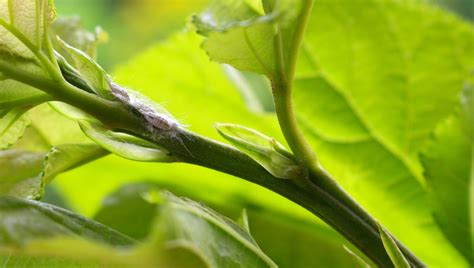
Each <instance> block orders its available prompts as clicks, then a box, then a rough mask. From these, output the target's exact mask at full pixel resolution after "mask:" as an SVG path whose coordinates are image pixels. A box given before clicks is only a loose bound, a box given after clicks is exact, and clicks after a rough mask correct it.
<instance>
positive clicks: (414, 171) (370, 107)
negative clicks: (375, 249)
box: [294, 0, 474, 267]
mask: <svg viewBox="0 0 474 268" xmlns="http://www.w3.org/2000/svg"><path fill="white" fill-rule="evenodd" d="M447 40H450V41H449V43H448V41H447ZM473 40H474V32H473V30H472V26H471V25H468V24H466V23H465V22H462V21H460V20H458V19H456V18H454V17H452V16H449V15H446V14H443V13H442V12H441V11H439V10H436V9H433V8H430V7H429V6H426V5H420V4H419V3H414V2H411V1H392V0H374V1H366V0H355V1H344V0H334V1H333V0H331V1H326V0H316V1H315V4H314V9H313V12H312V16H311V18H310V21H309V25H308V26H307V31H306V34H305V38H304V43H303V47H302V51H301V55H300V58H299V60H298V66H297V70H296V81H295V89H294V108H295V112H296V115H297V119H298V122H299V124H300V126H301V127H302V129H303V131H304V133H305V137H306V138H307V139H309V142H310V144H311V145H312V147H313V149H314V150H315V152H316V154H317V156H318V158H319V159H320V161H321V163H322V165H323V166H324V167H325V169H326V170H328V172H329V173H330V174H331V175H332V176H333V177H334V178H335V179H336V180H337V182H338V183H340V184H341V186H342V187H343V188H345V189H346V190H347V191H348V192H349V193H350V194H351V195H352V196H353V197H354V198H355V199H356V200H357V201H358V202H359V203H360V204H361V205H362V206H363V207H364V208H366V209H367V210H368V211H369V212H370V213H371V214H372V215H374V217H375V218H376V219H378V220H379V221H380V222H381V223H383V224H384V226H386V227H387V229H388V230H390V232H391V233H392V234H394V236H395V237H397V238H398V239H399V240H401V241H402V242H403V243H404V244H405V245H406V246H407V247H408V248H409V249H410V250H412V251H413V252H414V253H415V254H416V255H417V256H418V257H420V258H421V259H422V260H423V261H424V262H425V263H426V264H427V265H428V266H448V267H449V266H450V267H453V266H454V267H457V266H460V267H462V266H466V265H467V263H466V261H465V260H464V259H463V257H462V256H461V255H460V254H459V252H456V249H455V248H453V247H452V246H450V245H449V243H447V241H446V239H445V238H444V237H443V235H442V233H441V231H440V230H439V228H438V227H437V226H436V223H435V221H434V220H433V218H432V216H431V213H430V210H431V208H430V203H429V200H428V196H427V192H426V190H425V188H424V184H425V178H424V177H423V174H422V168H421V164H420V161H419V158H418V156H419V153H420V151H421V150H422V149H423V147H424V146H425V145H426V144H427V142H428V141H429V138H430V135H431V134H430V133H431V131H432V130H433V129H434V128H435V126H436V125H437V124H438V122H439V121H440V120H442V119H443V118H445V117H447V116H448V115H449V114H450V113H451V111H452V110H453V108H454V106H455V104H456V100H457V98H458V94H459V92H460V90H461V89H462V87H463V84H464V81H465V80H466V79H468V77H469V75H470V72H471V70H472V69H474V63H473V62H472V60H468V59H472V58H474V42H472V41H473ZM460 51H462V52H461V53H460ZM440 58H443V59H445V60H443V61H439V59H440ZM440 74H443V75H440ZM368 193H370V194H368Z"/></svg>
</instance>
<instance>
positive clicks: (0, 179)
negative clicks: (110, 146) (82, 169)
mask: <svg viewBox="0 0 474 268" xmlns="http://www.w3.org/2000/svg"><path fill="white" fill-rule="evenodd" d="M106 154H107V152H106V151H105V150H103V149H102V148H100V147H98V146H96V145H86V144H81V145H77V144H71V145H61V146H57V147H53V148H52V149H51V150H50V151H49V152H47V153H39V152H30V151H25V150H18V149H12V150H7V151H1V152H0V164H1V166H2V170H1V171H0V185H1V187H0V196H1V195H9V196H17V197H23V198H27V199H39V198H41V197H42V195H43V192H44V186H45V185H46V184H47V183H49V182H50V181H51V180H52V179H53V178H54V177H55V176H57V175H58V174H60V173H62V172H65V171H68V170H70V169H72V168H75V167H76V166H78V165H81V164H84V163H87V162H90V161H93V160H96V159H97V158H100V157H102V156H104V155H106Z"/></svg>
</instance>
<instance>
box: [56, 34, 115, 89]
mask: <svg viewBox="0 0 474 268" xmlns="http://www.w3.org/2000/svg"><path fill="white" fill-rule="evenodd" d="M58 42H59V43H60V44H61V47H62V48H63V49H64V50H65V51H66V52H67V53H68V55H69V56H70V57H71V58H72V59H73V61H74V67H75V68H76V69H77V71H78V73H79V74H81V76H82V78H83V79H84V81H86V83H87V84H88V86H89V87H90V88H91V89H93V90H94V92H95V93H96V94H97V95H99V96H102V97H110V86H109V80H110V79H109V77H108V75H107V73H106V72H105V71H104V69H102V67H100V65H99V64H97V63H96V62H95V61H94V60H93V59H92V58H91V57H90V56H89V55H87V54H86V53H85V52H83V51H81V50H79V49H77V48H75V47H73V46H71V45H69V44H67V43H66V42H64V41H62V40H61V39H59V37H58Z"/></svg>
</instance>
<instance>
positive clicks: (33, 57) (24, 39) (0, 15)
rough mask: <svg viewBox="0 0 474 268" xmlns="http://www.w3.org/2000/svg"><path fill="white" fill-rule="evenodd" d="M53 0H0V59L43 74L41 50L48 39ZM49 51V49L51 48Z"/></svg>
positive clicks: (52, 17) (53, 14) (52, 18)
mask: <svg viewBox="0 0 474 268" xmlns="http://www.w3.org/2000/svg"><path fill="white" fill-rule="evenodd" d="M50 2H51V1H50V0H40V1H36V0H24V1H8V0H2V1H0V55H2V57H0V60H1V61H5V62H6V63H8V64H10V65H13V66H16V67H17V68H21V69H24V70H27V71H29V72H32V73H33V72H34V73H43V74H44V71H42V67H40V66H39V65H38V62H39V59H38V53H42V52H41V49H42V47H43V45H44V43H45V42H46V40H45V36H46V34H45V33H46V31H45V26H48V25H50V24H51V23H52V21H53V20H54V18H55V12H54V8H53V6H52V4H51V3H50ZM48 53H49V51H48Z"/></svg>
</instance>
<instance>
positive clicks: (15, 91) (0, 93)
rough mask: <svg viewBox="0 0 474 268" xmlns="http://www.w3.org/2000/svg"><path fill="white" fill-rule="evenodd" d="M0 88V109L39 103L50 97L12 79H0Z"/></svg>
mask: <svg viewBox="0 0 474 268" xmlns="http://www.w3.org/2000/svg"><path fill="white" fill-rule="evenodd" d="M0 89H1V90H0V110H2V109H11V108H14V107H18V106H24V105H31V104H40V103H43V102H45V101H48V100H50V99H51V98H50V97H49V96H48V95H47V94H45V93H43V92H41V91H39V90H37V89H34V88H32V87H29V86H26V85H24V84H21V83H19V82H16V81H13V80H4V81H1V79H0Z"/></svg>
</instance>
